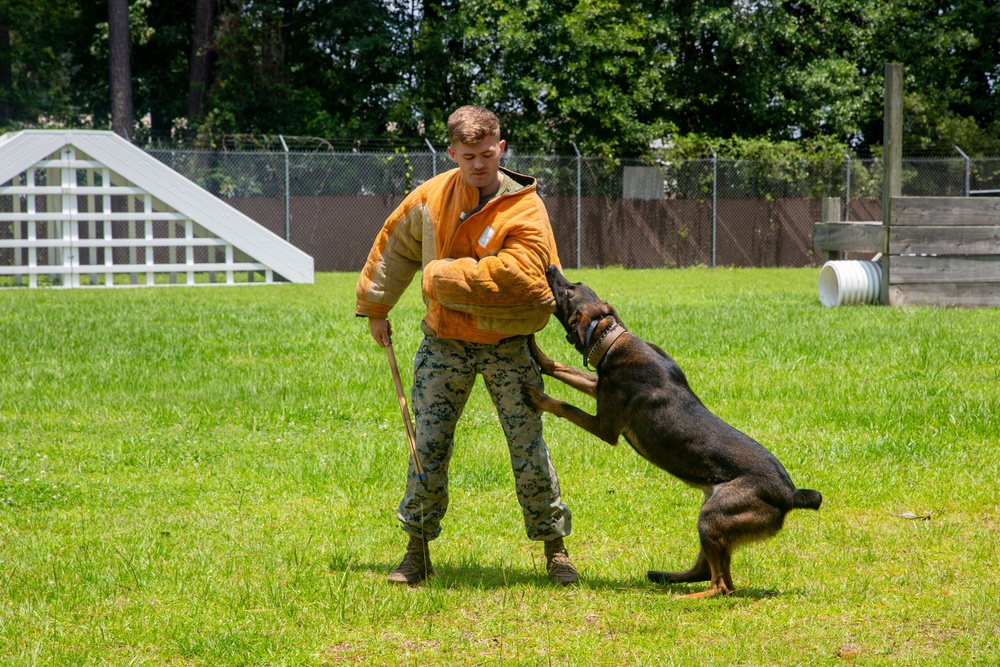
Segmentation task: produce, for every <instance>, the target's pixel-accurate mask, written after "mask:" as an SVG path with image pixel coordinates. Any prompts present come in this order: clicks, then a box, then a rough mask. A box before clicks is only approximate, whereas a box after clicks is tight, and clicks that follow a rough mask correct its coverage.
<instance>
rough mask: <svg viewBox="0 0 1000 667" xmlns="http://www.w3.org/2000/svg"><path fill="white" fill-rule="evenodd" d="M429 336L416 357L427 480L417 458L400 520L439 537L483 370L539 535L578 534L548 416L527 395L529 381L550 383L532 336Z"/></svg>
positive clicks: (416, 401) (533, 535)
mask: <svg viewBox="0 0 1000 667" xmlns="http://www.w3.org/2000/svg"><path fill="white" fill-rule="evenodd" d="M425 333H426V334H427V335H426V336H425V337H424V340H423V342H422V343H421V344H420V348H419V349H418V350H417V354H416V357H415V358H414V360H413V390H412V400H411V402H412V404H413V413H414V418H415V420H416V435H417V453H418V454H419V456H420V461H421V463H422V464H423V466H424V472H425V473H426V475H427V480H426V481H424V482H419V481H417V477H416V471H415V470H414V468H413V462H412V461H410V469H409V473H408V475H407V480H406V493H405V495H404V496H403V500H402V501H401V502H400V504H399V512H398V515H397V516H398V518H399V520H400V521H402V522H403V527H404V529H405V530H406V532H407V533H409V534H410V535H411V536H413V537H421V536H423V537H424V538H425V539H427V540H433V539H434V538H436V537H437V536H438V535H440V533H441V519H442V517H444V514H445V512H446V511H447V509H448V466H449V463H450V462H451V455H452V452H453V449H454V444H455V442H454V434H455V426H456V424H457V423H458V419H459V417H460V416H461V414H462V409H463V408H464V407H465V403H466V401H467V400H468V398H469V394H470V393H471V391H472V387H473V386H474V384H475V381H476V375H482V376H483V379H484V380H485V384H486V388H487V391H488V392H489V394H490V397H491V398H492V399H493V404H494V406H496V409H497V414H498V415H499V417H500V424H501V426H502V427H503V430H504V433H505V434H506V436H507V445H508V447H509V449H510V459H511V467H512V469H513V471H514V482H515V486H516V489H517V498H518V501H519V502H520V504H521V509H522V511H523V513H524V525H525V528H526V530H527V533H528V539H531V540H551V539H554V538H557V537H562V536H565V535H568V534H569V532H570V511H569V508H567V507H566V506H565V505H564V504H563V503H562V500H561V499H560V491H559V479H558V477H557V476H556V472H555V469H554V468H553V467H552V463H551V461H550V460H549V450H548V447H547V446H546V444H545V440H544V439H543V438H542V415H541V412H540V411H538V410H537V409H535V408H533V407H531V406H530V405H528V404H527V403H525V402H524V401H523V400H522V398H521V385H522V384H531V385H534V386H537V387H538V388H539V389H542V376H541V374H540V373H539V372H538V370H537V369H536V368H535V366H534V364H533V361H532V359H531V355H530V353H529V352H528V339H527V337H525V336H515V337H513V338H508V339H506V340H503V341H501V342H499V343H495V344H490V343H467V342H463V341H459V340H454V339H446V338H437V337H435V336H433V335H432V334H431V333H430V332H428V331H427V330H426V329H425Z"/></svg>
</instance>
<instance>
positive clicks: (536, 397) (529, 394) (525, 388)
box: [521, 384, 548, 410]
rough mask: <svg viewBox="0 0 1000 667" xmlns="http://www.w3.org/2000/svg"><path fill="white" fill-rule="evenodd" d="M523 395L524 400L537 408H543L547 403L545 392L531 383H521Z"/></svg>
mask: <svg viewBox="0 0 1000 667" xmlns="http://www.w3.org/2000/svg"><path fill="white" fill-rule="evenodd" d="M521 395H522V396H523V397H524V402H525V403H527V404H528V405H530V406H531V407H533V408H535V409H536V410H541V409H542V406H544V405H545V399H546V398H548V396H546V395H545V392H543V391H540V390H539V389H538V388H537V387H533V386H531V385H530V384H522V385H521Z"/></svg>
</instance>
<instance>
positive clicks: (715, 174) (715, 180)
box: [708, 146, 719, 269]
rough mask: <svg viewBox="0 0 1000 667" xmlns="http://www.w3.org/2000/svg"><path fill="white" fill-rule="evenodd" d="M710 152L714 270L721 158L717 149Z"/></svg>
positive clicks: (713, 266)
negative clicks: (716, 151)
mask: <svg viewBox="0 0 1000 667" xmlns="http://www.w3.org/2000/svg"><path fill="white" fill-rule="evenodd" d="M708 150H710V151H712V268H713V269H714V268H715V263H716V262H715V251H716V238H717V237H716V227H717V223H718V215H717V205H718V201H719V199H718V185H719V156H718V155H716V154H715V149H714V148H712V147H711V146H709V147H708Z"/></svg>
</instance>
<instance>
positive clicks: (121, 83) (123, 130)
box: [108, 0, 135, 138]
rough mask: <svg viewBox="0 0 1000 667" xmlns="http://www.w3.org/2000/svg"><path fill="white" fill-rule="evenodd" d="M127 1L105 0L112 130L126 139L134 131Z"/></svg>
mask: <svg viewBox="0 0 1000 667" xmlns="http://www.w3.org/2000/svg"><path fill="white" fill-rule="evenodd" d="M129 41H130V40H129V22H128V0H108V53H109V58H108V64H109V71H110V76H109V77H108V80H109V81H110V82H111V130H112V132H114V133H115V134H120V135H122V136H124V137H126V138H131V135H132V133H133V131H134V122H135V114H134V112H133V110H132V63H131V48H130V46H129Z"/></svg>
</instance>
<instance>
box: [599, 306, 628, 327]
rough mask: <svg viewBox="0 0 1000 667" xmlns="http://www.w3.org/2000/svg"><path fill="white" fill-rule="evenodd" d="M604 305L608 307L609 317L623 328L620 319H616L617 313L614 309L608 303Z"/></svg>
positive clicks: (623, 324)
mask: <svg viewBox="0 0 1000 667" xmlns="http://www.w3.org/2000/svg"><path fill="white" fill-rule="evenodd" d="M604 305H605V306H607V307H608V311H609V312H610V314H611V316H612V317H614V318H615V322H617V323H618V324H620V325H622V326H625V323H624V322H622V318H620V317H618V311H617V310H615V307H614V306H612V305H611V304H610V303H605V304H604Z"/></svg>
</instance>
